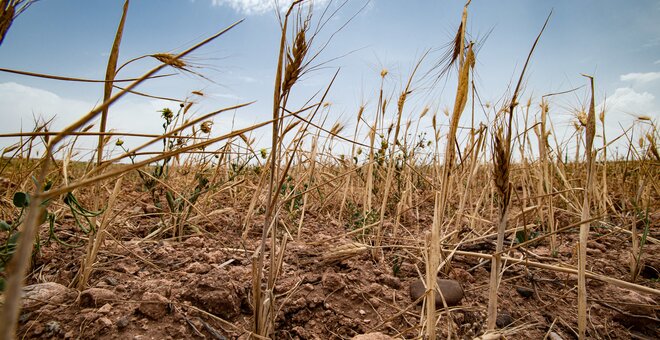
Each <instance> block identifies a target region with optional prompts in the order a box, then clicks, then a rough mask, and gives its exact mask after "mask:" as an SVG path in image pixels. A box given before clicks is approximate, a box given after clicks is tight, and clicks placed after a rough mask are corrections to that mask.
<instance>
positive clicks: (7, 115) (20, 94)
mask: <svg viewBox="0 0 660 340" xmlns="http://www.w3.org/2000/svg"><path fill="white" fill-rule="evenodd" d="M0 107H3V111H2V112H3V113H2V120H3V124H2V131H3V132H8V133H9V132H18V131H19V130H20V129H21V128H22V129H23V131H26V130H31V129H32V128H33V127H34V126H33V125H34V117H41V118H44V119H46V120H48V119H50V118H53V117H56V119H55V120H54V127H57V128H62V127H64V126H65V125H66V124H70V123H72V122H73V121H74V119H75V118H76V117H79V116H81V115H83V114H84V113H86V112H88V111H89V110H90V109H91V108H92V104H89V103H85V102H83V101H79V100H73V99H67V98H62V97H60V96H58V95H57V94H55V93H53V92H49V91H46V90H42V89H38V88H34V87H29V86H25V85H21V84H17V83H13V82H9V83H0ZM21 125H22V126H21Z"/></svg>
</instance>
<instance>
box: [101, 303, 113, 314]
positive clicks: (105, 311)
mask: <svg viewBox="0 0 660 340" xmlns="http://www.w3.org/2000/svg"><path fill="white" fill-rule="evenodd" d="M111 310H112V305H111V304H109V303H106V304H105V305H103V306H102V307H101V308H99V310H98V311H97V313H100V314H108V313H110V311H111Z"/></svg>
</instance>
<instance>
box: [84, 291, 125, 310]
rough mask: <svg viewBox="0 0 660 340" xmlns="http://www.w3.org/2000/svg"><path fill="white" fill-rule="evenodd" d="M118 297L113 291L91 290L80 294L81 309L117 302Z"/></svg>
mask: <svg viewBox="0 0 660 340" xmlns="http://www.w3.org/2000/svg"><path fill="white" fill-rule="evenodd" d="M116 299H117V296H116V295H115V293H114V292H113V291H111V290H107V289H103V288H89V289H87V290H85V291H83V292H82V294H80V306H81V307H100V306H102V305H103V304H105V303H106V302H112V301H113V300H116Z"/></svg>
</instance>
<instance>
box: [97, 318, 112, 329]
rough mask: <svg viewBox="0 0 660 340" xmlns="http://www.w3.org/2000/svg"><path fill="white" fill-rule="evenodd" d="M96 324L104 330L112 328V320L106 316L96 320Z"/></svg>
mask: <svg viewBox="0 0 660 340" xmlns="http://www.w3.org/2000/svg"><path fill="white" fill-rule="evenodd" d="M96 322H97V323H98V324H99V325H100V326H101V327H103V328H107V327H112V321H110V319H108V318H106V317H105V316H104V317H100V318H99V319H98V320H96Z"/></svg>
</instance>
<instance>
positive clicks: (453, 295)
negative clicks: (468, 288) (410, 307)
mask: <svg viewBox="0 0 660 340" xmlns="http://www.w3.org/2000/svg"><path fill="white" fill-rule="evenodd" d="M438 288H440V292H442V296H444V298H445V301H446V302H447V306H456V305H458V304H459V303H460V302H461V300H462V299H463V296H464V295H465V293H464V292H463V288H461V285H460V283H458V281H456V280H445V279H438ZM409 292H410V299H411V300H413V301H415V300H417V299H418V298H419V297H420V296H422V295H424V293H426V288H424V282H422V280H416V281H414V282H413V283H411V284H410V290H409ZM421 303H422V302H421V301H420V304H421ZM435 305H436V307H437V308H440V307H441V306H443V304H442V297H441V296H440V294H436V295H435Z"/></svg>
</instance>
